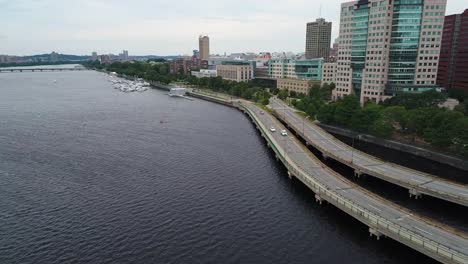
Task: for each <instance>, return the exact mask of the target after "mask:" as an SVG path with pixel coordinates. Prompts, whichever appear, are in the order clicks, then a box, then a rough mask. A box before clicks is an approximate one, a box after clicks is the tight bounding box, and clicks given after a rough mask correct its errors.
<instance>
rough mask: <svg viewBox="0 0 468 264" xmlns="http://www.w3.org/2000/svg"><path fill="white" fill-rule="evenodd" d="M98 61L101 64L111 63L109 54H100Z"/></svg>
mask: <svg viewBox="0 0 468 264" xmlns="http://www.w3.org/2000/svg"><path fill="white" fill-rule="evenodd" d="M100 62H101V64H110V63H111V58H110V55H101V56H100Z"/></svg>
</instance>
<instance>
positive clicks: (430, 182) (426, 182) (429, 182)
mask: <svg viewBox="0 0 468 264" xmlns="http://www.w3.org/2000/svg"><path fill="white" fill-rule="evenodd" d="M433 181H435V180H430V181H427V182H425V183H422V184H420V185H419V186H423V185H426V184H428V183H431V182H433Z"/></svg>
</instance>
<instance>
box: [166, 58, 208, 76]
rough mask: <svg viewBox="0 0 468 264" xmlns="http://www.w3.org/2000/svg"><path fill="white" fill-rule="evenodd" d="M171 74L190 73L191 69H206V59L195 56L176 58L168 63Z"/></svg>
mask: <svg viewBox="0 0 468 264" xmlns="http://www.w3.org/2000/svg"><path fill="white" fill-rule="evenodd" d="M169 69H170V73H172V74H191V72H192V71H196V70H200V69H208V61H206V60H201V59H198V58H196V57H186V58H178V59H175V60H173V61H171V62H170V63H169Z"/></svg>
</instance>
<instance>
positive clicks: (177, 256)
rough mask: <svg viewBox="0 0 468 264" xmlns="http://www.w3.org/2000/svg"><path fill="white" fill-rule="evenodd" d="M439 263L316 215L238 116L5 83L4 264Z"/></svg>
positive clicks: (100, 92)
mask: <svg viewBox="0 0 468 264" xmlns="http://www.w3.org/2000/svg"><path fill="white" fill-rule="evenodd" d="M54 80H56V82H54ZM428 262H431V260H430V259H428V258H426V257H425V256H423V255H421V254H419V253H417V252H415V251H413V250H411V249H409V248H407V247H405V246H402V245H400V244H398V243H396V242H393V241H392V240H390V239H381V240H380V241H376V240H375V238H374V239H373V238H369V234H368V231H367V228H366V227H365V226H363V225H362V224H360V223H359V222H357V221H355V220H353V219H352V218H350V217H348V216H347V215H345V214H344V213H341V212H340V211H339V210H337V209H336V208H334V207H333V206H331V205H322V206H320V205H318V204H316V203H315V201H314V196H313V193H312V192H311V191H309V190H308V189H307V188H305V187H304V186H303V185H301V184H300V183H299V182H297V181H290V180H289V179H288V177H287V176H286V171H285V169H284V168H283V167H282V166H281V165H280V164H279V163H278V162H276V160H275V158H274V156H273V155H272V153H271V152H270V151H269V149H268V148H267V147H266V146H265V144H264V142H263V141H262V139H261V137H260V136H259V135H258V133H257V131H256V130H255V129H254V127H253V126H252V123H251V122H250V121H249V120H248V119H247V118H246V117H245V116H244V115H242V114H241V113H240V112H238V111H236V110H234V109H230V108H227V107H224V106H221V105H217V104H214V103H210V102H205V101H202V100H195V101H188V100H184V99H175V98H170V97H168V96H167V95H166V92H164V91H159V90H149V91H147V92H144V93H122V92H119V91H118V90H115V89H113V87H112V85H111V83H109V82H108V81H107V77H106V76H105V75H104V74H101V73H97V72H93V71H83V72H57V73H53V72H49V73H46V72H43V73H25V72H23V73H0V263H428Z"/></svg>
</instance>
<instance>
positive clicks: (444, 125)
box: [423, 110, 464, 147]
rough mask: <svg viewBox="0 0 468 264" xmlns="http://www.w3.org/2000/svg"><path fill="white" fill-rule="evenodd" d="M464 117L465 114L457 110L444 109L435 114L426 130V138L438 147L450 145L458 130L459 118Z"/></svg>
mask: <svg viewBox="0 0 468 264" xmlns="http://www.w3.org/2000/svg"><path fill="white" fill-rule="evenodd" d="M462 118H464V116H463V114H462V113H460V112H456V111H448V110H442V111H440V112H439V113H437V114H436V115H434V116H433V117H432V118H431V119H430V121H429V123H428V127H427V128H426V129H425V130H424V135H423V136H424V140H426V141H427V142H429V143H431V144H432V145H434V146H437V147H449V146H451V145H452V144H453V142H452V138H451V136H452V135H455V134H456V133H457V132H456V131H455V129H456V124H457V123H458V119H462Z"/></svg>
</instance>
